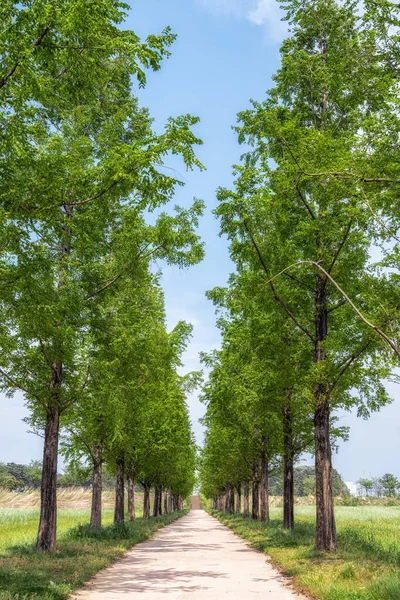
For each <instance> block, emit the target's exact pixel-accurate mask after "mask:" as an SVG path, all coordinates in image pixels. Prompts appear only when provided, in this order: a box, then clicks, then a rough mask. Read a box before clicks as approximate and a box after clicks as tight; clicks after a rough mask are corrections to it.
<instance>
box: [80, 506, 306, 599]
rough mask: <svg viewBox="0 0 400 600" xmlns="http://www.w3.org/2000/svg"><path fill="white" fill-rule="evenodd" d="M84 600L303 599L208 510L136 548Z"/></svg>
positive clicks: (99, 577)
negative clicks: (211, 515)
mask: <svg viewBox="0 0 400 600" xmlns="http://www.w3.org/2000/svg"><path fill="white" fill-rule="evenodd" d="M74 598H77V599H79V600H117V599H118V600H122V599H123V600H131V599H136V598H137V599H139V598H140V599H142V600H146V599H149V600H150V599H151V600H161V599H164V600H165V599H166V598H168V599H170V600H178V599H179V600H181V599H185V598H187V599H190V600H199V599H202V600H205V599H206V598H212V599H213V600H219V599H221V598H228V599H229V600H231V599H232V600H233V599H237V600H238V599H240V600H247V599H249V600H250V599H251V598H263V600H265V599H268V598H270V599H271V600H294V599H297V600H299V598H300V596H298V595H297V594H295V593H294V592H293V591H291V590H290V589H289V588H288V587H287V586H286V585H285V581H284V579H283V578H282V577H281V576H280V575H279V573H277V572H276V571H275V570H274V569H273V568H272V567H271V566H270V565H269V564H268V562H266V557H265V555H263V554H261V553H258V552H255V551H254V550H251V549H250V548H248V547H247V546H246V544H245V542H243V541H242V540H240V539H239V538H238V537H236V536H235V535H234V534H233V533H232V531H230V530H229V529H228V528H227V527H225V526H224V525H221V523H219V522H218V521H217V520H216V519H214V518H213V517H210V516H209V515H208V514H207V513H206V512H204V511H202V510H192V511H191V512H190V513H189V515H187V516H186V517H183V518H182V519H180V520H179V521H177V522H176V523H173V524H172V525H169V526H168V527H166V528H165V529H162V530H161V531H159V532H158V533H157V534H156V535H155V537H154V539H152V540H150V541H148V542H144V543H143V544H139V545H137V546H135V548H134V549H133V550H131V551H130V552H129V553H128V554H127V555H126V557H125V558H124V559H122V560H121V561H119V562H117V563H116V564H115V565H113V566H112V567H109V568H108V569H105V570H104V571H102V572H101V573H100V574H99V575H97V576H96V577H95V578H94V579H93V580H92V582H91V583H90V584H88V585H87V586H86V588H85V589H84V590H82V591H81V592H80V593H79V594H77V595H76V596H74Z"/></svg>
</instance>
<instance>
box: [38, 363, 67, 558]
mask: <svg viewBox="0 0 400 600" xmlns="http://www.w3.org/2000/svg"><path fill="white" fill-rule="evenodd" d="M59 375H60V381H61V365H60V372H59ZM59 429H60V410H59V408H58V407H56V406H49V407H48V408H47V414H46V429H45V435H44V449H43V471H42V483H41V489H40V520H39V531H38V537H37V542H36V548H37V549H38V550H41V551H42V552H54V551H55V549H56V533H57V460H58V438H59Z"/></svg>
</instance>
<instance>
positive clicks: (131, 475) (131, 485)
mask: <svg viewBox="0 0 400 600" xmlns="http://www.w3.org/2000/svg"><path fill="white" fill-rule="evenodd" d="M135 518H136V516H135V465H134V463H133V461H131V462H130V463H129V471H128V519H129V521H134V520H135Z"/></svg>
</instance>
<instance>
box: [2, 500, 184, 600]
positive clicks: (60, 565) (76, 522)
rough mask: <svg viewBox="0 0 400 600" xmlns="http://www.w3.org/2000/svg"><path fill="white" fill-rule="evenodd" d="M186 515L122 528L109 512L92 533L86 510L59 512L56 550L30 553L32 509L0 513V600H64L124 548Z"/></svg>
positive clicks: (35, 516) (33, 528)
mask: <svg viewBox="0 0 400 600" xmlns="http://www.w3.org/2000/svg"><path fill="white" fill-rule="evenodd" d="M183 514H185V511H183V512H179V513H173V514H171V515H164V516H162V517H158V518H152V519H147V520H144V519H141V518H139V519H137V520H136V521H134V522H133V523H127V524H126V525H125V526H124V527H115V526H113V525H112V524H111V521H112V511H106V512H105V514H104V516H103V521H104V523H105V525H106V526H105V527H104V528H103V530H102V531H101V532H99V533H93V532H92V531H91V530H90V528H89V527H88V526H87V525H86V523H87V522H88V512H87V511H76V510H75V511H74V510H65V511H60V514H59V518H58V542H57V552H56V553H55V554H52V555H47V554H39V553H37V552H35V550H34V546H33V543H34V539H35V535H36V533H37V523H38V513H37V511H29V510H27V511H22V510H19V511H15V510H12V511H1V512H0V532H1V533H0V599H1V600H12V599H13V600H17V599H18V600H65V598H68V596H69V595H70V594H71V593H72V592H73V591H74V590H76V589H77V588H79V587H81V586H82V584H83V583H84V582H86V581H87V580H88V579H90V578H91V577H92V576H93V575H94V574H95V573H97V572H98V571H100V570H101V569H102V568H103V567H105V566H107V565H108V564H109V563H111V562H112V561H114V560H116V559H117V558H120V557H121V556H122V555H123V554H124V552H125V551H126V550H128V549H129V548H131V547H132V546H134V545H135V544H137V543H138V542H142V541H144V540H146V539H148V538H149V537H151V535H152V534H153V533H154V532H155V531H156V530H157V529H159V528H160V527H164V526H165V525H168V524H169V523H171V522H172V521H174V520H176V519H177V518H179V517H181V516H182V515H183Z"/></svg>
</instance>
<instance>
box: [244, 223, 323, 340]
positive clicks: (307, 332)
mask: <svg viewBox="0 0 400 600" xmlns="http://www.w3.org/2000/svg"><path fill="white" fill-rule="evenodd" d="M243 223H244V226H245V229H246V231H247V233H248V235H249V236H250V239H251V242H252V244H253V246H254V248H255V250H256V252H257V255H258V259H259V261H260V263H261V266H262V267H263V269H264V271H265V274H266V276H267V277H268V280H269V281H268V283H269V285H270V288H271V291H272V293H273V295H274V298H275V300H276V301H277V302H278V304H280V306H281V307H282V308H283V310H284V311H285V312H286V314H287V315H288V316H289V317H290V318H291V319H292V321H293V322H294V323H295V324H296V325H297V327H298V328H299V329H301V331H303V333H305V334H306V336H307V337H308V338H309V339H310V340H311V341H312V342H313V344H314V343H315V340H314V337H313V336H312V335H311V333H310V332H309V331H308V329H306V328H305V327H304V326H303V325H301V323H300V322H299V321H298V319H297V318H296V316H295V315H294V314H293V313H292V312H291V310H290V309H289V308H288V307H287V306H286V304H285V302H284V301H283V300H282V298H281V297H280V296H279V295H278V293H277V291H276V288H275V286H274V284H273V279H274V278H272V279H271V275H270V272H269V269H268V266H267V264H266V262H265V261H264V258H263V256H262V254H261V251H260V249H259V247H258V245H257V243H256V241H255V239H254V237H253V235H252V233H251V231H250V229H249V228H248V226H247V223H246V220H244V221H243Z"/></svg>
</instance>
